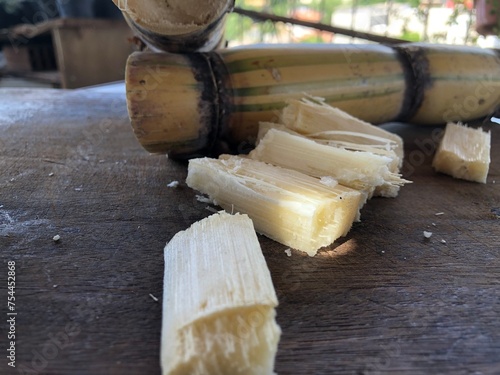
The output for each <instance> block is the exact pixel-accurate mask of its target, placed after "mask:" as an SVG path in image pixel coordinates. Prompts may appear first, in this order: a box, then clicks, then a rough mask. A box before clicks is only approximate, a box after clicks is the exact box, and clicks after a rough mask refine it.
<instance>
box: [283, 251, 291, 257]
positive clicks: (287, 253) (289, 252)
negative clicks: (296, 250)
mask: <svg viewBox="0 0 500 375" xmlns="http://www.w3.org/2000/svg"><path fill="white" fill-rule="evenodd" d="M285 253H286V255H287V256H289V257H291V256H292V249H286V250H285Z"/></svg>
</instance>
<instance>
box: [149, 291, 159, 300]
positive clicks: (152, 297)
mask: <svg viewBox="0 0 500 375" xmlns="http://www.w3.org/2000/svg"><path fill="white" fill-rule="evenodd" d="M149 296H150V297H151V299H152V300H153V301H155V302H158V298H156V297H155V296H153V295H152V294H151V293H149Z"/></svg>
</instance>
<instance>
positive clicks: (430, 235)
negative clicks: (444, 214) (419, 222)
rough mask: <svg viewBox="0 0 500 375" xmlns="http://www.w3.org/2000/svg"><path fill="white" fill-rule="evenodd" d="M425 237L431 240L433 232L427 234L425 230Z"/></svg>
mask: <svg viewBox="0 0 500 375" xmlns="http://www.w3.org/2000/svg"><path fill="white" fill-rule="evenodd" d="M424 237H425V238H431V237H432V232H427V231H426V230H424Z"/></svg>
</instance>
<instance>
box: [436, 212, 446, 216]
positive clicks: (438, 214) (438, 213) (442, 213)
mask: <svg viewBox="0 0 500 375" xmlns="http://www.w3.org/2000/svg"><path fill="white" fill-rule="evenodd" d="M434 215H436V216H441V215H444V212H436V213H435V214H434Z"/></svg>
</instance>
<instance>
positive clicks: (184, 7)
mask: <svg viewBox="0 0 500 375" xmlns="http://www.w3.org/2000/svg"><path fill="white" fill-rule="evenodd" d="M113 2H114V3H115V5H116V6H117V7H118V8H120V10H121V11H122V13H123V15H124V17H125V20H126V21H127V23H128V24H129V25H130V27H131V28H132V30H133V31H134V32H135V33H136V34H137V35H138V36H139V37H140V38H141V39H142V40H144V42H145V43H146V44H147V45H148V46H150V47H152V48H153V49H156V50H160V51H167V52H190V51H211V50H213V49H215V48H217V47H222V46H223V44H224V43H223V42H224V40H223V34H224V25H225V17H226V14H227V13H228V12H230V11H231V10H232V8H233V6H234V0H208V1H199V0H168V1H165V0H113Z"/></svg>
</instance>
